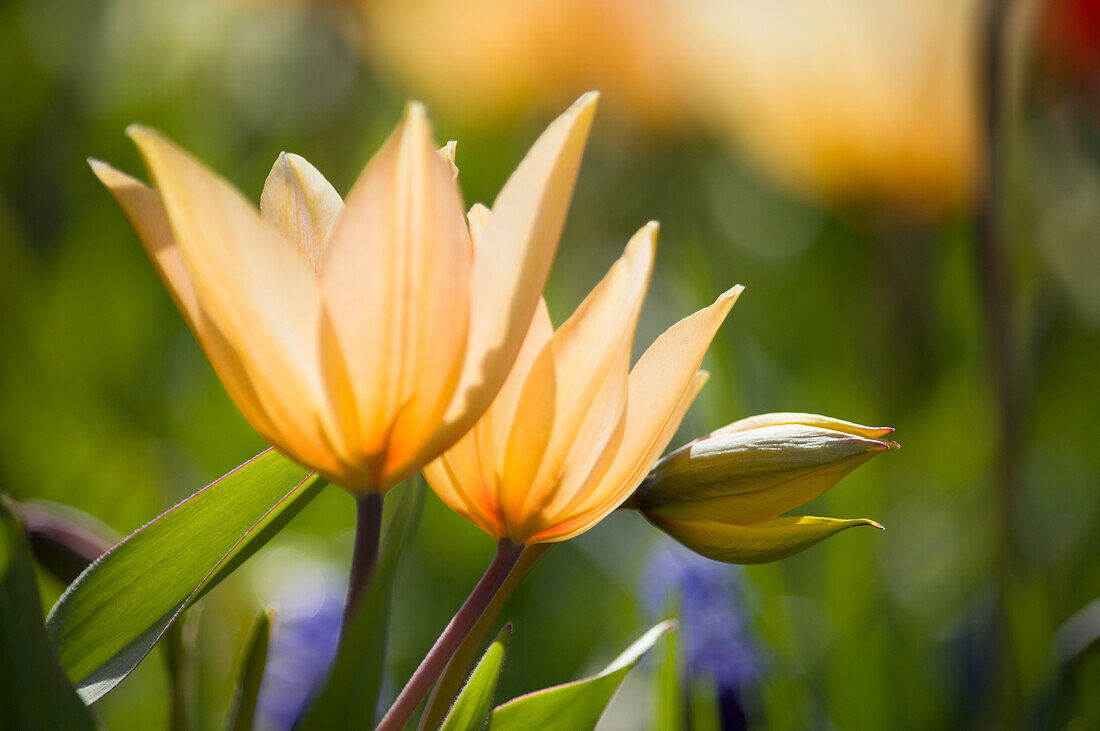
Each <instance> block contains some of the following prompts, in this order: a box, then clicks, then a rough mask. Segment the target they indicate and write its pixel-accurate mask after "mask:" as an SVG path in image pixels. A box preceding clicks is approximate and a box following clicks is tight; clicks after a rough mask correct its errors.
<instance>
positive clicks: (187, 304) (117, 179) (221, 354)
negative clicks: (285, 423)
mask: <svg viewBox="0 0 1100 731" xmlns="http://www.w3.org/2000/svg"><path fill="white" fill-rule="evenodd" d="M89 164H90V165H91V167H92V171H93V172H94V173H95V174H96V177H98V178H99V180H100V182H102V183H103V184H104V185H105V186H106V187H107V189H108V190H109V191H110V192H111V195H113V196H114V198H115V200H116V201H118V204H119V206H120V207H121V208H122V210H123V212H124V213H125V214H126V217H127V218H128V219H129V220H130V224H131V225H132V226H133V227H134V230H135V231H136V232H137V235H138V239H139V240H140V241H141V244H142V246H143V247H145V252H146V253H147V254H148V255H149V259H150V260H151V261H152V262H153V266H154V268H156V270H157V274H158V275H159V276H160V278H161V281H162V282H164V286H165V287H166V288H167V289H168V293H169V294H170V295H171V296H172V300H173V301H174V302H175V303H176V307H177V308H179V311H180V314H181V315H182V316H183V319H184V321H185V322H186V323H187V325H188V327H190V328H191V332H192V333H193V334H194V335H195V339H196V340H198V341H199V344H200V345H202V347H203V349H204V350H205V352H206V355H207V357H208V358H209V359H210V363H211V365H212V366H213V367H214V370H215V371H216V372H217V374H218V378H220V379H221V382H222V383H223V384H225V388H226V390H227V391H228V392H229V395H230V397H232V399H233V401H234V403H236V404H237V408H239V409H240V410H241V413H242V414H243V415H244V417H245V419H247V420H248V422H249V424H251V425H252V427H253V428H254V429H255V430H256V431H257V432H259V434H260V436H262V437H263V438H264V439H266V440H268V441H269V442H272V443H279V442H280V441H281V440H280V439H279V437H278V436H277V434H276V433H275V429H274V427H273V426H272V424H271V423H270V420H269V419H268V417H267V414H266V413H264V410H263V408H262V407H261V406H260V402H259V399H258V398H257V396H256V392H255V390H254V389H253V387H252V384H251V383H250V382H249V380H248V375H247V373H246V372H245V370H244V366H243V365H242V364H241V361H240V359H239V358H238V357H237V354H236V352H235V351H234V350H233V348H232V347H230V346H229V344H228V343H227V342H226V341H225V339H224V337H223V336H221V334H220V333H216V332H214V329H213V326H212V325H211V324H210V322H209V321H208V320H207V319H206V317H205V316H204V315H203V312H202V307H201V305H200V303H199V301H198V298H197V297H196V295H195V288H194V286H193V285H192V284H191V275H190V274H188V273H187V267H185V266H184V263H183V259H182V258H181V257H180V252H179V249H177V248H176V242H175V240H174V239H173V237H172V229H171V226H169V224H168V215H167V214H166V213H165V211H164V206H163V204H162V203H161V201H160V196H159V195H157V192H156V191H155V190H153V189H152V188H150V187H149V186H147V185H145V184H144V183H142V182H141V181H139V180H137V179H136V178H133V177H131V176H129V175H127V174H125V173H123V172H121V171H120V170H117V169H116V168H114V167H112V166H111V165H108V164H107V163H105V162H102V161H100V160H89Z"/></svg>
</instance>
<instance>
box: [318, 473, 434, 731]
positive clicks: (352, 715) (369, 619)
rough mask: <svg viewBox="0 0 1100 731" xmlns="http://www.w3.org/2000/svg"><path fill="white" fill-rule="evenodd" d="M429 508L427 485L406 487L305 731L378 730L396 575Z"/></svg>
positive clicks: (416, 483)
mask: <svg viewBox="0 0 1100 731" xmlns="http://www.w3.org/2000/svg"><path fill="white" fill-rule="evenodd" d="M423 505H424V483H423V482H421V481H420V480H419V479H416V480H414V481H413V484H411V485H409V486H408V487H407V488H406V489H405V494H404V495H402V497H401V503H400V504H399V505H398V506H397V510H396V511H395V513H394V516H393V519H392V520H390V527H389V530H388V531H387V532H386V543H385V546H384V547H383V549H382V553H381V555H380V556H379V558H378V565H377V566H376V567H375V569H374V574H373V575H372V576H371V578H370V579H369V580H368V581H367V585H366V586H365V587H364V588H363V592H362V593H361V594H360V596H359V606H358V607H357V608H356V610H355V614H354V616H353V617H352V620H351V623H350V624H349V626H348V627H347V628H346V632H345V634H344V636H343V637H342V638H341V639H340V647H339V649H338V650H337V652H336V659H335V660H334V661H333V663H332V668H331V669H330V670H329V675H328V678H327V679H326V680H325V684H324V686H323V687H322V688H321V691H320V693H318V694H317V696H316V697H315V698H314V700H313V703H312V704H311V705H310V707H309V709H308V710H307V711H306V714H305V717H304V718H303V719H302V722H301V724H299V726H298V729H299V731H330V730H331V729H345V728H346V729H361V728H362V729H366V728H373V726H374V714H375V710H376V709H377V705H378V691H379V689H380V688H381V687H382V669H383V666H384V664H385V661H386V639H387V637H388V635H389V623H390V604H391V602H390V593H391V589H392V587H393V577H394V574H395V573H396V571H397V561H398V559H399V558H400V556H401V553H402V552H403V551H404V549H405V546H406V544H407V543H408V541H409V537H410V536H411V535H412V533H413V532H414V529H415V526H416V523H417V521H418V520H419V518H420V510H421V508H422V507H423Z"/></svg>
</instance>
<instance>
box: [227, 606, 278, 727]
mask: <svg viewBox="0 0 1100 731" xmlns="http://www.w3.org/2000/svg"><path fill="white" fill-rule="evenodd" d="M274 618H275V610H274V609H265V610H263V611H262V612H260V616H258V617H257V618H256V622H255V624H254V625H253V626H252V632H251V634H250V635H249V638H248V644H247V645H246V646H245V652H244V657H242V658H241V668H240V671H239V672H238V674H237V687H236V690H235V691H234V693H233V705H232V707H231V708H230V711H229V721H228V723H227V724H226V728H228V729H229V730H230V731H251V729H252V724H253V721H254V720H255V718H256V701H257V699H258V698H259V697H260V684H261V682H263V679H264V668H265V667H267V647H268V643H269V642H270V641H271V625H272V623H273V621H274Z"/></svg>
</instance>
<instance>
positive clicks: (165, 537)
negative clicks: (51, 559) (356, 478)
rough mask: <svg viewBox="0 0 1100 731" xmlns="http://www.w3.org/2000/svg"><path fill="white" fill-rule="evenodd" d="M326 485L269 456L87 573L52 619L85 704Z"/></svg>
mask: <svg viewBox="0 0 1100 731" xmlns="http://www.w3.org/2000/svg"><path fill="white" fill-rule="evenodd" d="M325 484H326V483H325V481H324V480H323V479H321V478H320V477H317V476H316V475H313V474H311V473H309V471H308V470H306V469H304V468H302V467H299V466H298V465H296V464H294V463H293V462H291V461H290V460H288V459H286V458H285V457H283V456H282V455H280V454H279V453H278V452H276V451H275V450H273V449H269V450H267V451H265V452H262V453H261V454H259V455H257V456H256V457H254V458H253V459H251V460H249V461H248V462H246V463H244V464H243V465H241V466H240V467H238V468H237V469H235V470H233V471H232V472H230V473H229V474H227V475H225V476H224V477H222V478H221V479H219V480H218V481H216V482H214V483H211V484H210V485H208V486H207V487H204V488H203V489H201V490H199V491H198V492H197V493H195V494H194V495H192V496H191V497H189V498H187V499H186V500H184V501H183V502H181V503H180V504H179V505H177V506H175V507H174V508H172V509H171V510H169V511H167V512H166V513H164V514H162V515H161V516H160V517H158V518H157V519H155V520H153V521H152V522H151V523H148V524H147V525H145V526H144V527H142V528H140V529H138V530H137V531H136V532H134V533H132V534H130V535H129V536H127V537H126V538H125V539H123V540H122V542H121V543H119V544H118V545H116V546H115V547H114V548H112V549H111V550H110V551H109V552H108V553H106V554H105V555H103V556H102V557H100V558H99V559H98V560H97V561H96V562H95V563H93V564H92V565H91V566H89V567H88V568H87V569H86V570H85V571H84V573H82V574H81V575H80V576H79V577H78V578H77V580H76V581H75V582H73V584H72V586H70V587H69V588H68V590H67V591H66V592H65V593H64V594H63V595H62V597H61V598H60V599H59V600H58V602H57V604H56V605H54V608H53V610H52V611H51V612H50V616H49V618H48V619H47V620H46V625H47V629H48V630H49V632H50V635H51V636H52V637H53V639H54V641H55V642H56V644H57V646H58V648H59V651H60V655H61V664H62V665H63V666H64V667H65V669H66V670H67V671H68V673H69V677H70V678H72V680H73V682H74V683H75V684H76V688H77V692H78V693H79V694H80V697H81V698H83V699H84V702H85V703H92V702H94V701H95V700H97V699H99V698H101V697H102V696H103V695H104V694H105V693H107V692H108V691H110V690H111V689H112V688H114V687H115V686H116V685H118V684H119V683H120V682H121V681H122V679H123V678H125V677H126V676H127V675H128V674H129V673H130V671H132V670H133V669H134V668H135V667H137V665H138V663H140V662H141V661H142V660H143V659H144V658H145V656H146V655H147V654H148V653H149V651H150V650H151V649H152V648H153V646H154V645H155V644H156V643H157V641H158V640H159V639H160V638H161V637H162V636H163V634H164V632H165V630H166V629H167V628H168V626H169V625H170V624H172V622H173V621H174V620H175V619H176V617H178V616H179V614H180V613H181V612H182V611H183V610H184V609H186V608H187V607H188V606H189V605H190V604H191V603H193V602H194V601H196V600H197V599H199V598H200V597H201V596H203V595H204V594H205V593H206V592H207V591H209V590H210V589H212V588H213V587H214V586H216V585H217V584H218V583H219V582H220V581H221V580H222V579H224V578H225V577H226V576H228V575H229V574H230V573H232V572H233V570H235V569H236V568H237V567H238V566H240V565H241V563H242V562H244V561H245V559H247V558H248V557H249V556H251V555H252V554H253V553H255V552H256V551H257V550H258V549H259V548H260V547H261V546H263V545H264V544H265V543H266V542H267V541H268V540H270V539H271V537H272V536H274V535H275V534H276V533H277V532H278V531H279V530H281V529H282V528H283V527H284V526H285V525H286V524H287V522H288V521H289V520H290V519H291V518H293V517H294V516H295V515H297V514H298V512H299V511H300V510H301V509H302V508H303V507H305V506H306V505H307V504H308V503H309V501H310V500H312V499H313V498H314V497H315V496H316V495H317V494H318V493H319V492H320V491H321V488H322V487H324V485H325Z"/></svg>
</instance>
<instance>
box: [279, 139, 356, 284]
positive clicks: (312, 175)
mask: <svg viewBox="0 0 1100 731" xmlns="http://www.w3.org/2000/svg"><path fill="white" fill-rule="evenodd" d="M343 208H344V201H343V200H342V199H341V198H340V194H339V193H337V192H336V189H335V188H333V187H332V184H331V183H329V182H328V180H326V179H325V176H323V175H321V173H320V172H318V170H317V168H315V167H313V165H311V164H310V163H309V161H308V160H306V159H305V158H304V157H301V156H299V155H294V154H288V153H286V152H284V153H281V154H280V155H279V159H278V160H276V161H275V165H274V166H273V167H272V168H271V172H270V173H269V174H268V176H267V181H266V182H265V183H264V191H263V194H262V195H261V196H260V217H261V218H263V219H264V220H265V221H267V222H268V223H270V224H271V225H272V226H274V227H275V228H276V229H278V230H279V232H280V233H282V234H283V238H284V239H286V240H287V241H289V242H290V243H291V244H293V245H294V248H295V249H297V251H298V255H299V256H300V257H302V259H303V260H305V262H306V263H307V264H308V265H309V268H310V269H311V270H312V271H313V272H314V273H316V272H319V271H320V270H321V262H323V261H324V258H325V246H326V244H327V243H328V237H329V232H330V231H331V230H332V225H333V224H334V223H335V222H336V217H337V216H338V215H339V213H340V211H341V210H343Z"/></svg>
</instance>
